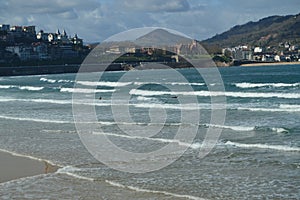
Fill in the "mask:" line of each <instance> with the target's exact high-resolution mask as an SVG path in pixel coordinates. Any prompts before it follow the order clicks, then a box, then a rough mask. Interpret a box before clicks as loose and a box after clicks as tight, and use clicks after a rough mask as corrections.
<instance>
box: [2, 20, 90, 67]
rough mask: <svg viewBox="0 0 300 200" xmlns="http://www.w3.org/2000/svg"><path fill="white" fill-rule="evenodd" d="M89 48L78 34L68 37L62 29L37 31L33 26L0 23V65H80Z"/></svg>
mask: <svg viewBox="0 0 300 200" xmlns="http://www.w3.org/2000/svg"><path fill="white" fill-rule="evenodd" d="M88 52H89V47H88V46H85V45H84V44H83V40H82V39H81V38H79V37H78V35H77V34H74V36H69V35H68V34H67V33H66V31H65V30H63V31H62V32H60V30H57V31H56V32H55V33H53V32H50V33H47V32H44V31H43V30H40V31H39V32H36V27H35V26H10V25H9V24H0V65H1V66H18V65H20V64H30V65H38V64H43V61H44V63H47V64H49V63H50V64H51V63H52V64H61V62H62V61H63V60H67V61H71V60H74V62H80V61H81V60H82V59H83V58H84V57H85V56H86V55H87V53H88Z"/></svg>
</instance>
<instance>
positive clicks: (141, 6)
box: [119, 0, 190, 12]
mask: <svg viewBox="0 0 300 200" xmlns="http://www.w3.org/2000/svg"><path fill="white" fill-rule="evenodd" d="M119 3H120V5H121V6H123V7H124V8H125V9H127V10H133V11H143V12H179V11H187V10H189V8H190V6H189V3H188V2H187V1H186V0H165V1H161V0H123V1H119Z"/></svg>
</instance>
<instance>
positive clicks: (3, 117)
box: [0, 115, 74, 124]
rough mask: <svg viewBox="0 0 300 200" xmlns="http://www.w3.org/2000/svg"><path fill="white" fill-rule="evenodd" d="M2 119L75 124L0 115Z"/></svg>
mask: <svg viewBox="0 0 300 200" xmlns="http://www.w3.org/2000/svg"><path fill="white" fill-rule="evenodd" d="M0 118H1V119H11V120H19V121H33V122H42V123H55V124H65V123H74V122H72V121H62V120H61V121H58V120H49V119H35V118H27V117H11V116H4V115H0Z"/></svg>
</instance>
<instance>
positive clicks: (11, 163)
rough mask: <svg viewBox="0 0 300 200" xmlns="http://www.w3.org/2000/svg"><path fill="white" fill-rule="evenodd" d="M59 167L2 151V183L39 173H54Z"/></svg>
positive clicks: (0, 163)
mask: <svg viewBox="0 0 300 200" xmlns="http://www.w3.org/2000/svg"><path fill="white" fill-rule="evenodd" d="M57 169H58V167H57V166H53V165H51V164H49V163H47V162H45V161H38V160H33V159H30V158H26V157H21V156H15V155H12V154H10V153H7V152H1V151H0V183H2V182H6V181H10V180H14V179H19V178H23V177H29V176H34V175H39V174H46V173H53V172H55V171H57Z"/></svg>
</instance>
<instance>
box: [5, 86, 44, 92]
mask: <svg viewBox="0 0 300 200" xmlns="http://www.w3.org/2000/svg"><path fill="white" fill-rule="evenodd" d="M10 88H17V89H20V90H28V91H39V90H42V89H44V87H34V86H17V85H0V89H10Z"/></svg>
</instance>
